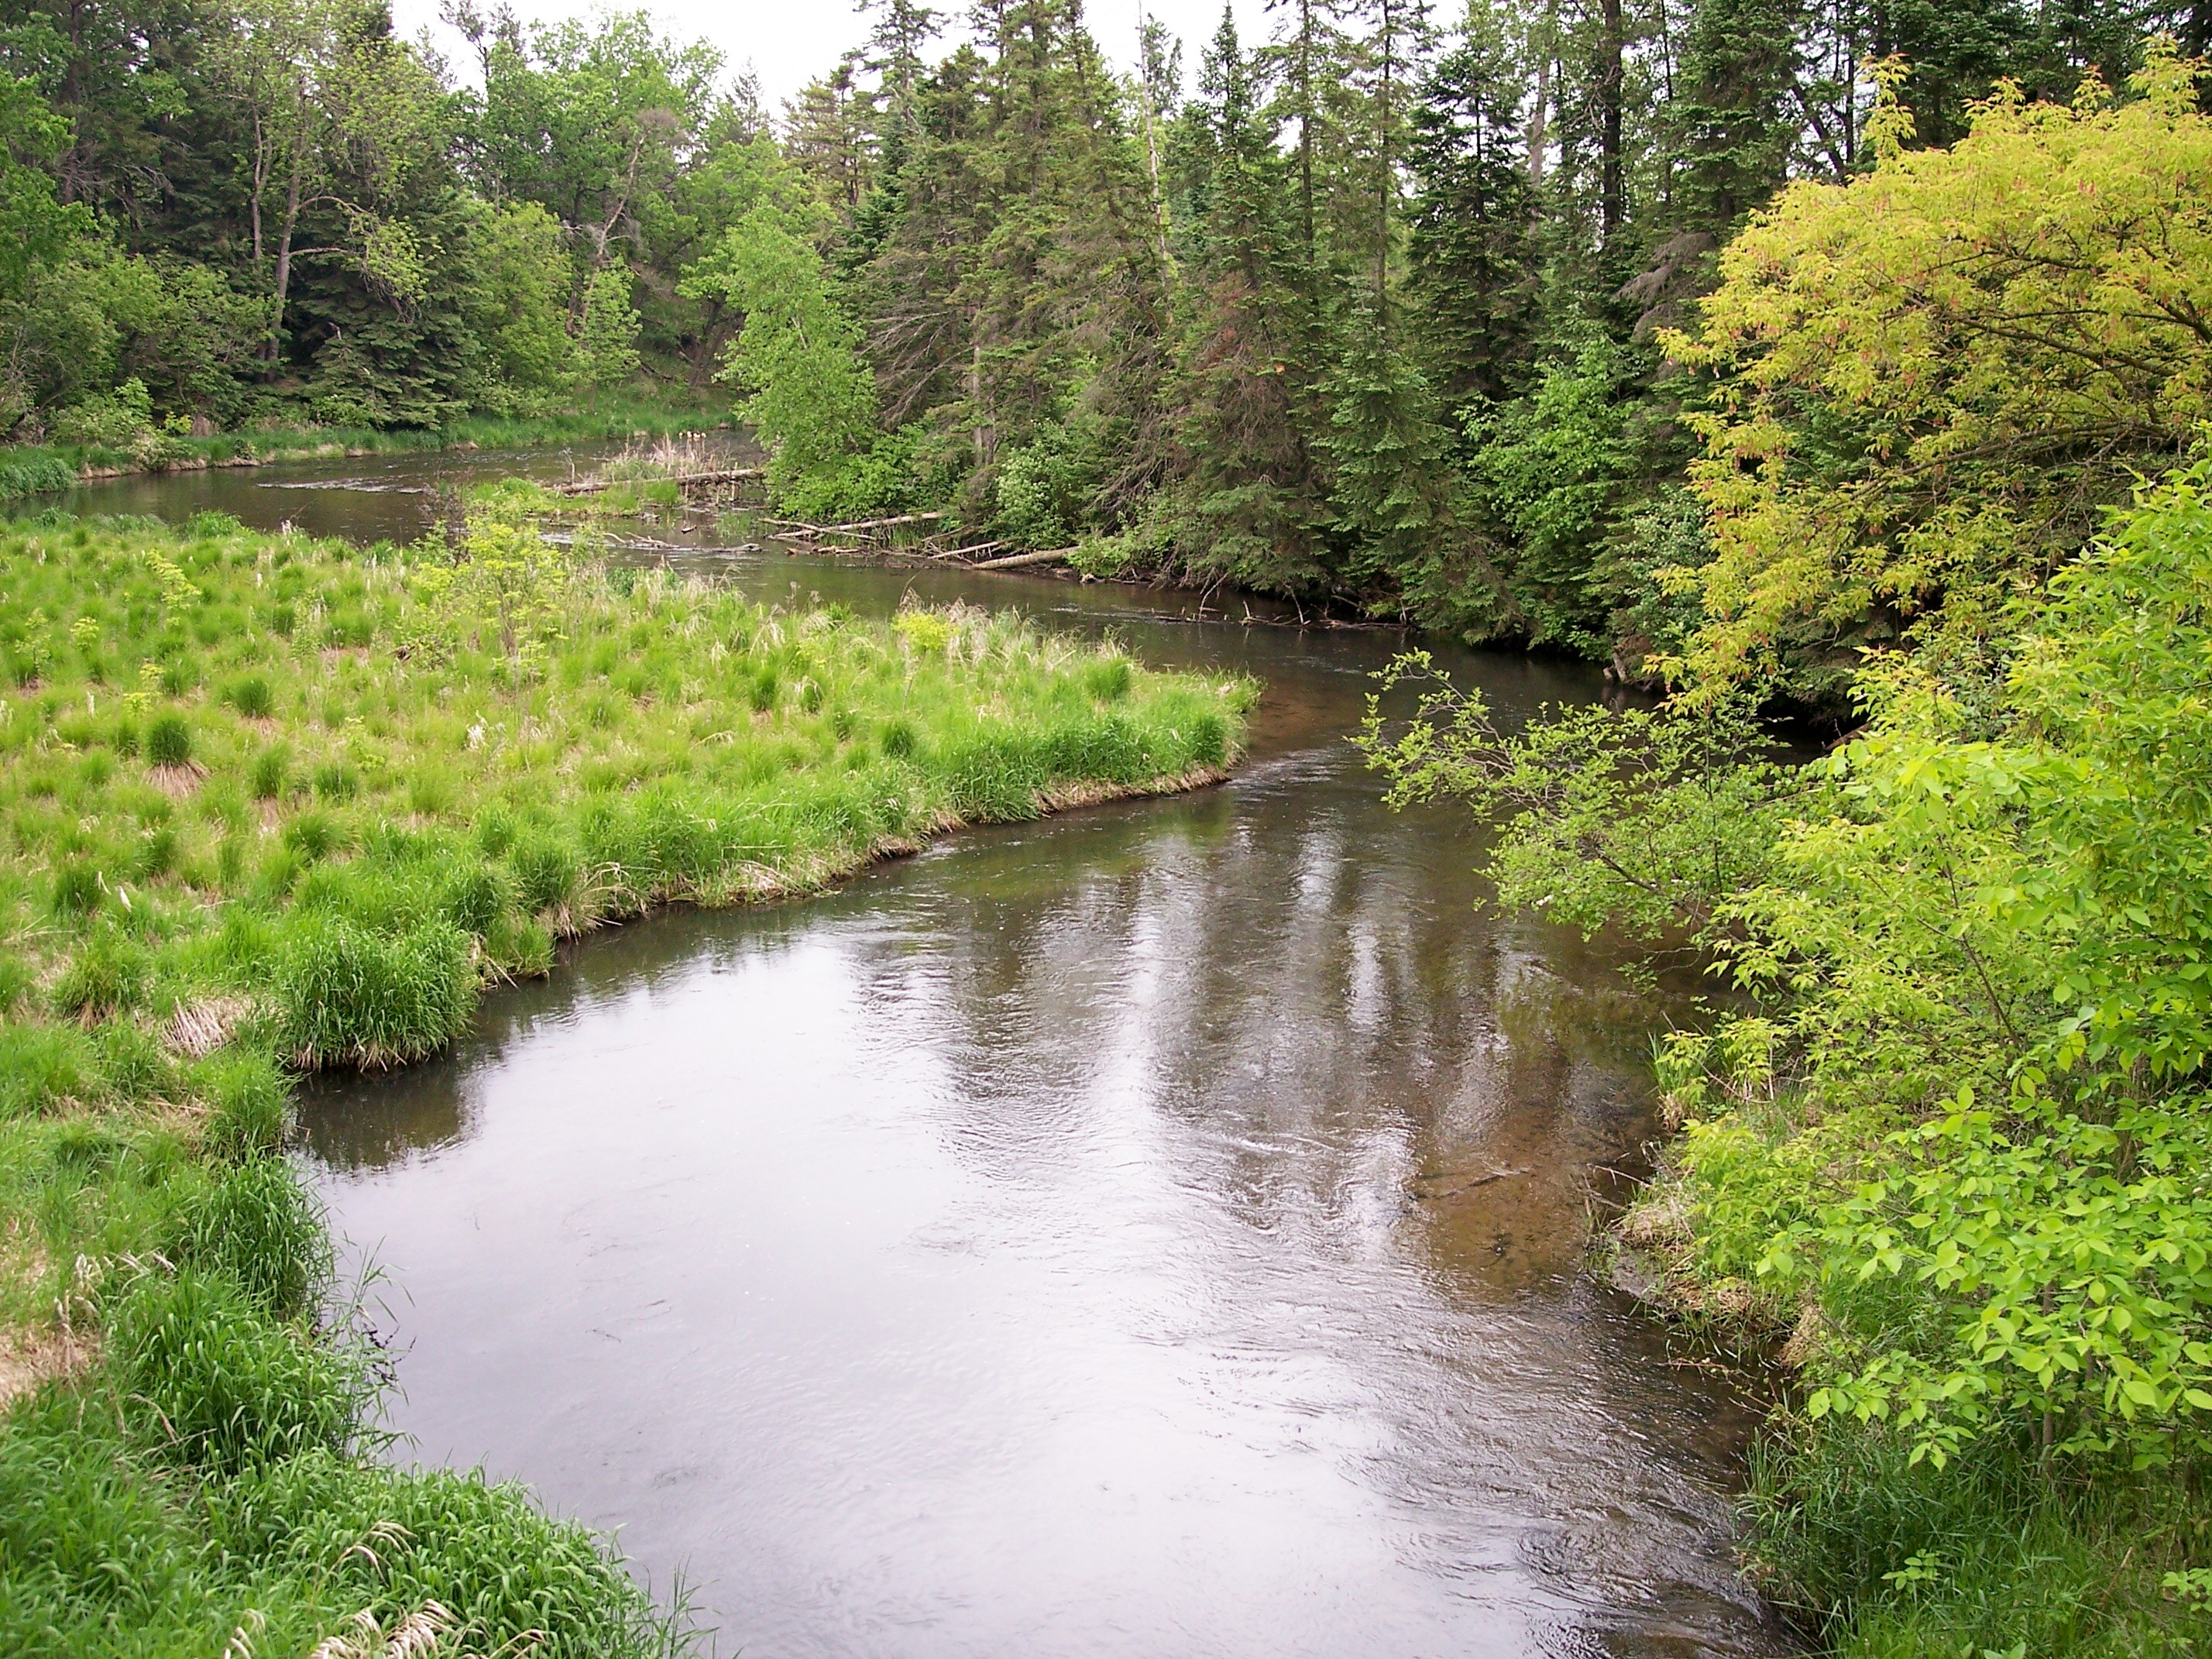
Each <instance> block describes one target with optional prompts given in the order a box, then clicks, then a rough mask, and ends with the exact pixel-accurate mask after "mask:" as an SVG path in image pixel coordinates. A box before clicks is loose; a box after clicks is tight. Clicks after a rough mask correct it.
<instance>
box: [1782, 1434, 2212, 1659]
mask: <svg viewBox="0 0 2212 1659" xmlns="http://www.w3.org/2000/svg"><path fill="white" fill-rule="evenodd" d="M1752 1474H1753V1480H1752V1492H1751V1497H1750V1509H1751V1519H1752V1522H1753V1528H1752V1539H1753V1546H1752V1547H1753V1566H1754V1569H1755V1571H1756V1575H1757V1577H1759V1580H1760V1582H1761V1584H1762V1588H1763V1589H1765V1592H1766V1594H1767V1595H1769V1597H1770V1598H1771V1599H1772V1600H1774V1601H1776V1602H1778V1604H1780V1605H1781V1606H1783V1607H1785V1608H1787V1609H1789V1610H1790V1611H1792V1612H1794V1613H1796V1616H1797V1617H1798V1618H1799V1619H1800V1620H1802V1624H1803V1627H1804V1629H1805V1630H1806V1632H1807V1634H1808V1637H1810V1638H1812V1639H1813V1641H1814V1644H1815V1645H1817V1646H1818V1648H1819V1649H1820V1650H1821V1651H1823V1652H1829V1653H1833V1654H1836V1655H1838V1656H1847V1659H1952V1656H1957V1659H1990V1656H1995V1659H2044V1656H2054V1655H2064V1656H2078V1659H2169V1656H2171V1659H2179V1656H2182V1655H2193V1654H2202V1653H2204V1652H2207V1651H2212V1595H2206V1594H2205V1589H2212V1587H2198V1586H2197V1585H2196V1584H2195V1583H2194V1580H2196V1579H2201V1577H2202V1575H2201V1574H2198V1575H2190V1574H2188V1573H2187V1571H2186V1569H2185V1564H2186V1563H2187V1562H2188V1561H2190V1560H2191V1559H2203V1555H2204V1553H2205V1549H2206V1547H2207V1545H2208V1543H2212V1539H2208V1537H2207V1536H2206V1534H2207V1532H2208V1530H2212V1515H2208V1510H2207V1507H2206V1505H2205V1504H2204V1503H2203V1497H2202V1492H2201V1487H2202V1481H2203V1471H2202V1470H2194V1469H2183V1470H2179V1471H2177V1470H2172V1469H2167V1470H2160V1471H2156V1472H2145V1473H2143V1474H2136V1475H2126V1474H2116V1473H2114V1472H2113V1471H2112V1470H2109V1469H2103V1470H2098V1471H2095V1472H2093V1473H2085V1472H2082V1471H2080V1470H2069V1469H2068V1468H2065V1467H2064V1466H2063V1465H2061V1466H2055V1467H2053V1468H2050V1469H2045V1468H2043V1467H2042V1466H2041V1465H2040V1464H2039V1462H2038V1460H2037V1458H2036V1456H2035V1453H2034V1449H2033V1448H2032V1447H2029V1446H2025V1445H2023V1446H2017V1447H2000V1446H1990V1447H1984V1448H1982V1449H1980V1450H1979V1451H1978V1453H1977V1454H1976V1455H1973V1456H1972V1457H1971V1458H1969V1459H1967V1460H1963V1461H1961V1462H1957V1463H1954V1464H1953V1465H1952V1466H1950V1467H1949V1468H1945V1469H1938V1468H1936V1467H1935V1466H1934V1465H1933V1464H1932V1463H1931V1462H1929V1461H1927V1460H1925V1459H1923V1460H1922V1461H1921V1462H1917V1463H1916V1462H1913V1461H1912V1459H1911V1446H1910V1444H1909V1442H1908V1440H1907V1438H1906V1437H1905V1436H1902V1435H1899V1434H1894V1433H1890V1432H1887V1431H1884V1430H1883V1429H1881V1427H1880V1426H1879V1425H1876V1426H1874V1427H1872V1428H1868V1427H1864V1426H1861V1425H1848V1426H1842V1427H1837V1426H1830V1427H1826V1428H1820V1427H1816V1426H1815V1425H1802V1426H1801V1427H1800V1428H1799V1430H1798V1431H1796V1437H1794V1438H1793V1439H1790V1440H1788V1441H1783V1440H1773V1441H1769V1442H1767V1443H1765V1444H1763V1445H1761V1446H1760V1447H1759V1449H1757V1450H1756V1451H1755V1452H1754V1455H1753V1462H1752Z"/></svg>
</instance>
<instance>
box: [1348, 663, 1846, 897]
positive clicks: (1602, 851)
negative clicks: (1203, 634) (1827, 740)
mask: <svg viewBox="0 0 2212 1659" xmlns="http://www.w3.org/2000/svg"><path fill="white" fill-rule="evenodd" d="M1382 678H1383V689H1382V690H1381V691H1380V692H1377V693H1375V694H1372V695H1370V696H1369V698H1368V708H1367V718H1366V720H1365V721H1364V724H1363V725H1362V726H1361V730H1360V737H1359V744H1360V747H1361V748H1362V750H1364V752H1365V754H1366V756H1367V760H1368V763H1369V765H1370V766H1371V767H1373V768H1374V769H1376V770H1377V771H1380V772H1381V773H1382V774H1383V776H1384V777H1386V778H1387V779H1388V780H1389V799H1390V801H1391V802H1392V804H1393V805H1407V804H1409V803H1411V802H1413V801H1419V800H1430V799H1437V798H1439V797H1449V798H1455V799H1460V800H1462V801H1463V802H1465V803H1466V804H1467V805H1468V807H1469V808H1470V809H1471V810H1472V811H1474V813H1475V814H1476V815H1477V816H1478V817H1481V818H1483V819H1485V820H1486V821H1495V822H1498V823H1500V824H1501V826H1502V828H1503V834H1502V835H1501V836H1499V838H1498V843H1497V847H1496V850H1495V851H1494V852H1493V854H1492V859H1491V862H1490V865H1489V866H1488V870H1487V873H1488V875H1489V876H1490V878H1491V879H1492V881H1493V882H1495V883H1496V884H1497V885H1498V897H1499V899H1500V901H1501V902H1504V904H1506V905H1508V906H1510V907H1516V908H1529V909H1534V910H1537V911H1541V912H1542V913H1543V914H1544V915H1547V916H1548V917H1550V918H1551V919H1553V921H1559V922H1562V923H1565V925H1567V926H1569V927H1579V928H1581V929H1582V930H1583V932H1584V933H1594V932H1595V931H1596V930H1597V929H1599V928H1600V927H1606V926H1608V925H1618V926H1621V927H1626V929H1627V930H1628V931H1629V932H1631V933H1633V934H1635V935H1636V936H1638V937H1639V938H1642V939H1649V940H1656V939H1667V938H1680V937H1682V936H1684V935H1686V934H1689V933H1699V932H1706V933H1710V932H1711V929H1712V928H1713V927H1715V924H1716V922H1717V918H1718V915H1719V912H1720V910H1721V908H1722V907H1723V905H1724V904H1725V903H1726V902H1729V900H1730V899H1732V898H1733V897H1735V896H1736V895H1737V894H1738V893H1740V892H1741V890H1742V889H1743V887H1744V886H1745V885H1746V884H1747V883H1750V882H1753V881H1756V880H1759V878H1761V877H1762V876H1764V875H1765V873H1766V872H1768V871H1770V870H1771V869H1772V868H1773V842H1774V837H1775V836H1776V835H1777V833H1778V831H1779V830H1780V829H1781V828H1782V827H1783V825H1784V823H1787V822H1788V821H1789V818H1790V815H1791V814H1792V813H1793V812H1794V811H1798V810H1802V798H1803V797H1804V795H1805V794H1806V792H1807V785H1806V781H1805V780H1804V779H1803V778H1802V776H1801V775H1797V774H1796V773H1795V772H1794V771H1793V770H1791V769H1789V768H1786V767H1784V766H1783V765H1781V764H1779V763H1776V762H1772V761H1751V760H1747V759H1746V758H1745V757H1747V755H1753V754H1756V753H1758V752H1759V750H1763V749H1765V748H1767V747H1768V746H1769V744H1768V740H1767V739H1766V738H1765V737H1764V735H1763V734H1762V733H1761V732H1759V729H1758V727H1757V726H1756V725H1755V724H1754V723H1753V720H1751V719H1750V717H1749V714H1748V712H1747V711H1745V710H1741V709H1738V710H1736V711H1735V712H1734V714H1733V715H1732V716H1731V717H1729V718H1722V717H1719V716H1715V717H1712V718H1708V719H1701V720H1700V719H1686V718H1680V717H1677V716H1675V715H1674V714H1669V713H1668V712H1666V711H1664V710H1656V709H1638V708H1628V709H1622V710H1618V711H1615V710H1612V709H1607V708H1571V709H1562V710H1558V711H1556V712H1553V711H1547V715H1546V717H1544V718H1541V719H1539V720H1535V721H1533V722H1531V723H1530V724H1529V725H1528V726H1527V727H1526V728H1525V729H1523V730H1522V731H1519V732H1509V731H1505V730H1503V729H1501V728H1500V727H1499V726H1498V723H1497V721H1496V720H1495V719H1494V717H1493V716H1492V713H1491V709H1490V705H1489V703H1488V702H1487V701H1486V699H1485V698H1484V697H1483V696H1482V694H1481V693H1480V691H1471V692H1462V691H1461V690H1459V689H1458V688H1456V687H1455V686H1454V685H1453V684H1451V681H1450V680H1449V678H1448V677H1447V676H1445V675H1444V674H1443V672H1441V671H1439V670H1437V668H1436V666H1435V665H1434V662H1433V660H1432V659H1431V657H1430V656H1429V655H1428V653H1425V652H1414V653H1409V654H1407V656H1404V657H1401V658H1400V659H1398V660H1397V661H1396V662H1395V663H1394V664H1393V665H1391V667H1390V668H1389V670H1388V671H1386V672H1385V673H1384V674H1383V677H1382ZM1406 690H1412V691H1414V692H1416V693H1418V699H1417V701H1416V702H1415V705H1414V707H1413V708H1412V709H1411V710H1410V711H1407V712H1406V713H1405V714H1402V715H1399V714H1394V713H1393V712H1392V711H1391V709H1389V708H1387V707H1386V700H1387V702H1389V703H1396V702H1398V696H1397V694H1400V693H1402V692H1403V691H1406Z"/></svg>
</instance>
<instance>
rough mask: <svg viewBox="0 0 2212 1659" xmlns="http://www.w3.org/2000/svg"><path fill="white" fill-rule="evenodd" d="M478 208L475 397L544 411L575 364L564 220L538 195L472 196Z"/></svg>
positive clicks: (468, 307)
mask: <svg viewBox="0 0 2212 1659" xmlns="http://www.w3.org/2000/svg"><path fill="white" fill-rule="evenodd" d="M473 215H474V216H473V218H472V220H471V224H470V227H469V248H468V262H469V272H470V276H471V284H470V286H469V288H468V289H467V290H466V292H465V295H464V296H463V306H464V307H465V314H466V316H467V318H468V320H469V325H470V330H471V333H472V334H473V335H474V336H475V337H476V338H477V341H478V342H480V343H481V347H482V349H483V353H484V362H483V370H482V373H483V387H482V389H481V390H480V391H479V392H478V393H477V403H478V404H479V406H480V407H482V408H484V409H487V410H492V411H494V412H495V413H499V414H520V415H532V414H542V413H544V412H545V411H546V410H548V409H550V407H552V405H553V404H555V402H556V400H557V399H558V398H559V397H560V394H561V392H562V391H563V390H564V389H565V388H566V387H567V386H568V384H569V380H570V377H571V375H572V374H574V372H575V370H574V365H573V364H572V362H571V357H572V348H571V346H570V343H569V339H568V295H569V293H570V291H571V289H573V288H574V283H575V274H574V268H573V265H572V264H571V261H570V259H569V257H568V251H567V250H566V249H565V248H563V247H562V245H561V222H560V221H559V220H557V219H556V218H555V217H554V216H552V215H551V214H550V213H548V212H547V211H546V210H544V208H542V207H540V206H539V205H538V204H537V203H535V202H513V203H509V204H505V205H503V206H495V205H493V204H489V203H479V204H473ZM633 344H634V342H633ZM596 366H597V365H596V362H594V363H593V364H592V367H596ZM633 366H634V365H633Z"/></svg>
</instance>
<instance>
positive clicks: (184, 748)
mask: <svg viewBox="0 0 2212 1659" xmlns="http://www.w3.org/2000/svg"><path fill="white" fill-rule="evenodd" d="M191 758H192V728H191V726H188V725H187V724H185V717H184V716H183V715H182V714H156V715H155V717H154V718H153V719H152V720H149V721H148V722H147V723H146V759H147V762H148V763H149V764H150V765H154V766H184V765H187V764H189V763H191Z"/></svg>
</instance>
